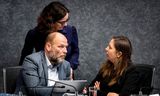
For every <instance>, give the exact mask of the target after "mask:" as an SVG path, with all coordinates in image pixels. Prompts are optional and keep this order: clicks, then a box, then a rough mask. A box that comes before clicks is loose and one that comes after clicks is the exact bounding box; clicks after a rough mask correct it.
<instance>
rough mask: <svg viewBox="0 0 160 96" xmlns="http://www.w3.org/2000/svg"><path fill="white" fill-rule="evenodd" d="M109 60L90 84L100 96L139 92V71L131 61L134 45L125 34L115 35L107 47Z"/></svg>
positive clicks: (117, 95)
mask: <svg viewBox="0 0 160 96" xmlns="http://www.w3.org/2000/svg"><path fill="white" fill-rule="evenodd" d="M105 52H106V57H107V61H106V62H105V63H104V64H102V66H101V68H100V70H99V73H98V74H97V76H96V78H95V79H94V80H93V81H92V83H91V84H90V86H94V87H96V88H97V89H98V92H97V94H98V96H119V95H121V96H128V95H130V94H132V93H133V94H136V93H138V89H137V88H136V85H137V84H138V73H137V72H136V71H135V67H134V65H133V64H132V61H131V54H132V45H131V42H130V40H129V39H128V38H127V37H125V36H114V37H113V38H112V39H111V41H110V42H109V45H108V46H107V47H106V48H105Z"/></svg>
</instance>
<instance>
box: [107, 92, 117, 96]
mask: <svg viewBox="0 0 160 96" xmlns="http://www.w3.org/2000/svg"><path fill="white" fill-rule="evenodd" d="M107 96H119V94H117V93H114V92H109V93H108V94H107Z"/></svg>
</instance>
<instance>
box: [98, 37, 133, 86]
mask: <svg viewBox="0 0 160 96" xmlns="http://www.w3.org/2000/svg"><path fill="white" fill-rule="evenodd" d="M112 39H113V40H114V47H115V49H116V51H118V52H121V53H122V58H121V59H120V60H119V62H118V63H117V64H113V63H112V62H111V61H109V60H107V61H106V62H105V63H104V64H102V66H101V69H100V73H101V74H102V76H103V77H106V76H108V77H110V78H111V79H110V80H109V81H108V82H109V83H108V85H113V84H115V83H116V82H117V81H118V78H119V77H120V76H121V75H122V74H123V72H124V71H125V70H126V68H127V67H128V66H130V65H131V64H132V63H131V62H132V61H131V54H132V45H131V42H130V40H129V39H128V38H127V37H125V36H113V37H112Z"/></svg>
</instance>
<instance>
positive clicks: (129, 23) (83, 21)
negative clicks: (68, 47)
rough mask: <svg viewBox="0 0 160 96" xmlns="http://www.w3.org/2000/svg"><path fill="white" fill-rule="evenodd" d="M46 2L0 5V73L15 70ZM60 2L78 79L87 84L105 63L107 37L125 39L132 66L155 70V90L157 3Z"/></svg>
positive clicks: (159, 63) (159, 60)
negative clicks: (73, 41) (74, 36)
mask: <svg viewBox="0 0 160 96" xmlns="http://www.w3.org/2000/svg"><path fill="white" fill-rule="evenodd" d="M51 1H53V0H0V54H1V56H0V68H3V67H8V66H15V65H18V62H19V58H20V54H21V49H22V47H23V44H24V39H25V36H26V33H27V31H28V30H29V29H31V28H34V27H35V26H36V19H37V17H38V15H39V14H40V12H41V10H42V9H43V8H44V6H46V5H47V4H48V3H50V2H51ZM59 1H62V2H63V3H64V4H65V5H66V6H67V7H68V8H69V9H70V11H71V13H70V16H71V17H70V21H69V23H70V24H72V25H75V26H76V28H77V30H78V36H79V47H80V59H79V61H80V64H81V65H80V67H79V69H77V70H76V78H77V79H87V80H88V81H89V82H90V81H91V80H92V79H93V78H94V77H95V74H96V73H97V72H98V69H99V65H100V63H102V62H103V61H104V60H105V58H106V57H105V53H104V48H105V47H106V46H107V43H108V42H109V40H110V39H111V37H112V36H113V35H126V36H128V37H129V38H130V40H131V42H132V44H133V51H134V52H133V56H132V59H133V62H135V63H144V64H151V65H155V66H156V74H155V78H154V79H155V83H154V87H156V88H160V83H159V82H160V72H159V71H158V70H160V57H159V55H160V32H159V30H160V0H59ZM1 78H2V74H0V82H2V79H1ZM0 89H1V90H2V83H0ZM155 92H159V91H158V90H155ZM159 93H160V92H159Z"/></svg>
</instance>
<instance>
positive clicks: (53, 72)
mask: <svg viewBox="0 0 160 96" xmlns="http://www.w3.org/2000/svg"><path fill="white" fill-rule="evenodd" d="M45 57H46V61H47V66H48V86H53V85H54V84H55V82H54V81H52V80H55V81H58V80H59V78H58V71H57V66H55V67H53V65H52V64H51V62H50V61H49V59H48V57H47V56H46V55H45Z"/></svg>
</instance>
